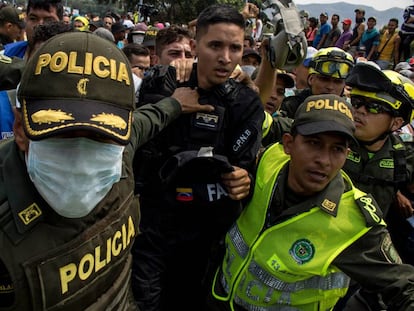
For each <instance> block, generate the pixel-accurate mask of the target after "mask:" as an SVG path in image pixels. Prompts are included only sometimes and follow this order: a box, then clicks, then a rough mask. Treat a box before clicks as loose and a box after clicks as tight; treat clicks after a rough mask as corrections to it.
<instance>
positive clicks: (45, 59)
mask: <svg viewBox="0 0 414 311" xmlns="http://www.w3.org/2000/svg"><path fill="white" fill-rule="evenodd" d="M51 59H52V56H51V55H50V54H41V55H40V56H39V58H38V59H37V64H36V69H35V72H34V74H35V75H40V73H41V72H42V68H43V67H46V66H47V65H48V64H49V63H50V60H51Z"/></svg>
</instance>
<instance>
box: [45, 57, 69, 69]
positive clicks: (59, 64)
mask: <svg viewBox="0 0 414 311" xmlns="http://www.w3.org/2000/svg"><path fill="white" fill-rule="evenodd" d="M67 64H68V55H67V54H66V53H64V52H57V53H55V54H53V56H52V59H51V60H50V65H49V67H50V70H51V71H53V72H61V71H63V70H64V69H65V68H66V66H67Z"/></svg>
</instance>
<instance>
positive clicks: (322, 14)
mask: <svg viewBox="0 0 414 311" xmlns="http://www.w3.org/2000/svg"><path fill="white" fill-rule="evenodd" d="M320 16H326V17H328V16H329V15H328V13H327V12H322V13H321V15H320Z"/></svg>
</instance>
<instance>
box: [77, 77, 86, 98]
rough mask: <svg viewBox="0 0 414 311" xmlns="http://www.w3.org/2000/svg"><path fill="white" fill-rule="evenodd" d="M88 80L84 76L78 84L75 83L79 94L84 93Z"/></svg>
mask: <svg viewBox="0 0 414 311" xmlns="http://www.w3.org/2000/svg"><path fill="white" fill-rule="evenodd" d="M88 82H89V79H87V78H84V79H80V80H79V82H78V84H77V85H76V88H77V89H78V92H79V94H81V95H86V94H87V92H86V84H87V83H88Z"/></svg>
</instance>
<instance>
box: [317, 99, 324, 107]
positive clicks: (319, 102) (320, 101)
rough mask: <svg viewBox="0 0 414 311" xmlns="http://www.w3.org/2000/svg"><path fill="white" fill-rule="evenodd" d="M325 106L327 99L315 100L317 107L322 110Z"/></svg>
mask: <svg viewBox="0 0 414 311" xmlns="http://www.w3.org/2000/svg"><path fill="white" fill-rule="evenodd" d="M324 107H325V101H324V100H323V99H318V100H317V101H316V102H315V109H318V110H321V109H323V108H324Z"/></svg>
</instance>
